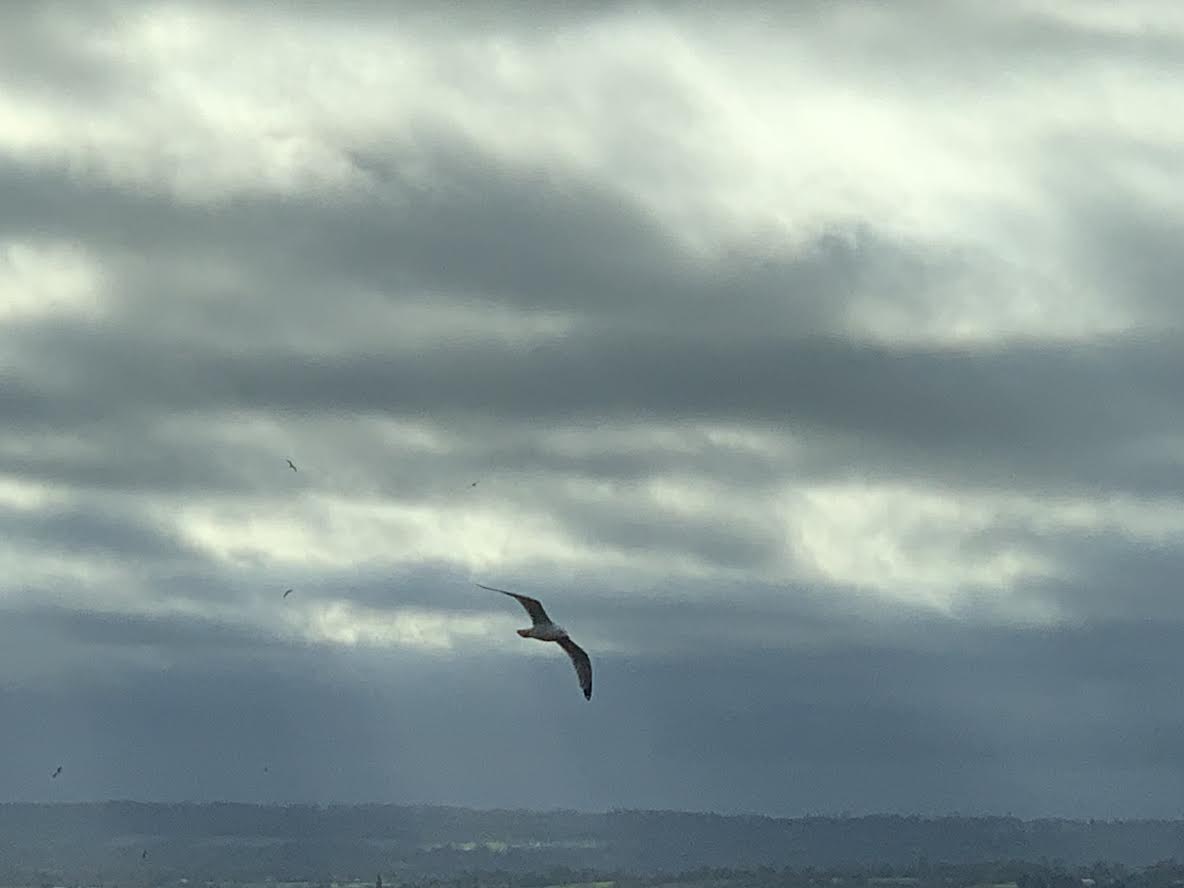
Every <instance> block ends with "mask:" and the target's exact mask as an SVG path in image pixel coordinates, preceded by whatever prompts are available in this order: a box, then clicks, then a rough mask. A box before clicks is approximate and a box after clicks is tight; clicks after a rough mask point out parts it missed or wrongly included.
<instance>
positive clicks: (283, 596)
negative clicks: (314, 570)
mask: <svg viewBox="0 0 1184 888" xmlns="http://www.w3.org/2000/svg"><path fill="white" fill-rule="evenodd" d="M291 594H292V590H291V589H289V590H288V591H287V592H285V593H284V594H283V595H281V596H280V598H287V597H288V596H289V595H291Z"/></svg>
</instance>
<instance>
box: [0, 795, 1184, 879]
mask: <svg viewBox="0 0 1184 888" xmlns="http://www.w3.org/2000/svg"><path fill="white" fill-rule="evenodd" d="M0 836H3V846H2V850H0V854H2V856H0V879H3V881H4V883H6V884H40V883H44V882H50V883H53V884H61V883H67V884H74V883H76V882H86V883H95V882H100V883H103V884H112V883H116V882H121V881H124V882H131V883H132V884H140V883H143V882H148V883H149V884H156V885H165V884H176V883H177V882H179V880H181V879H190V880H194V881H215V882H219V883H227V882H238V883H257V882H271V881H279V882H306V881H307V882H317V883H322V882H336V883H339V884H340V883H347V882H350V881H361V882H363V883H366V884H373V882H374V879H375V877H376V874H382V876H383V880H384V883H387V884H399V883H405V882H413V883H414V882H425V881H429V880H443V881H446V882H452V883H455V884H458V885H465V884H471V883H472V881H473V880H476V883H477V884H480V885H499V884H506V885H514V886H528V885H552V884H567V883H573V882H592V881H598V880H601V881H603V880H607V881H613V882H619V881H622V880H630V879H635V878H643V877H644V878H646V879H651V880H652V879H658V880H661V879H662V878H663V877H665V878H670V877H672V876H675V875H677V876H679V877H680V878H679V881H684V882H685V881H694V882H704V883H712V882H717V881H718V883H719V884H740V885H744V884H757V885H765V884H769V885H774V884H787V885H797V884H822V883H826V882H827V881H828V880H829V878H830V875H841V876H843V877H844V879H843V884H848V885H854V884H858V885H864V884H872V885H874V884H879V885H882V886H883V888H890V886H891V885H892V882H891V881H890V880H891V879H898V880H904V881H901V882H900V884H901V885H912V884H916V883H917V882H918V881H920V882H924V883H925V884H930V883H934V884H945V885H950V884H955V885H970V884H979V883H996V882H1014V881H1015V880H1016V878H1018V877H1020V876H1021V875H1024V874H1027V876H1029V877H1032V878H1035V877H1037V876H1039V875H1040V874H1041V873H1046V875H1047V873H1053V872H1055V871H1057V870H1058V869H1059V870H1060V871H1061V872H1062V873H1069V872H1074V873H1078V878H1080V877H1082V876H1083V875H1084V876H1088V875H1089V874H1092V875H1093V876H1094V877H1095V879H1097V878H1099V874H1102V875H1101V877H1102V881H1103V882H1107V881H1111V880H1113V879H1117V878H1119V877H1120V876H1121V880H1122V881H1123V883H1124V884H1144V882H1140V881H1138V879H1136V878H1135V876H1134V874H1133V873H1132V872H1131V870H1133V869H1137V868H1140V867H1146V866H1148V865H1151V864H1155V863H1160V862H1164V861H1168V860H1171V859H1175V860H1179V861H1182V862H1181V863H1180V865H1179V866H1177V867H1175V869H1172V870H1171V871H1172V872H1174V873H1175V874H1176V876H1175V877H1176V878H1184V821H1180V820H1176V821H1128V822H1121V821H1115V822H1103V821H1075V820H1036V821H1024V820H1018V819H1015V818H1010V817H941V818H920V817H901V816H877V817H806V818H794V819H776V818H769V817H720V816H714V815H708V814H687V813H675V812H662V811H615V812H608V813H604V814H581V813H575V812H564V811H550V812H527V811H474V810H469V809H465V808H442V807H422V806H419V807H400V806H395V805H357V806H329V807H317V806H303V805H297V806H283V807H275V806H270V807H269V806H259V805H242V804H237V805H234V804H213V805H148V804H138V803H132V802H112V803H106V804H87V805H15V804H8V805H3V806H0ZM145 852H147V856H146V857H145V856H144V854H145ZM1102 864H1107V865H1108V866H1103V865H1102ZM745 869H747V870H750V871H751V872H748V873H747V874H744V873H736V872H732V873H724V872H722V871H723V870H745ZM770 869H772V870H777V871H778V872H776V873H774V872H770V871H769V870H770ZM1169 869H1170V868H1169ZM787 870H788V872H786V871H787ZM1166 871H1167V870H1165V872H1166ZM692 873H695V875H694V876H692V875H690V874H692ZM824 873H825V874H826V878H823V874H824ZM869 877H877V878H878V879H879V882H876V881H874V880H873V881H872V882H867V879H868V878H869ZM1021 881H1022V879H1021ZM1031 884H1035V883H1031ZM1148 884H1149V883H1148Z"/></svg>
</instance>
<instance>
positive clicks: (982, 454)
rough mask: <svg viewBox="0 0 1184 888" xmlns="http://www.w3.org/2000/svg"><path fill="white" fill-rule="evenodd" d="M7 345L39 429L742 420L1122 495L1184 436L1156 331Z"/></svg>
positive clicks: (68, 332) (55, 335) (1166, 344)
mask: <svg viewBox="0 0 1184 888" xmlns="http://www.w3.org/2000/svg"><path fill="white" fill-rule="evenodd" d="M18 348H19V349H20V350H21V351H23V352H26V353H30V354H48V353H54V354H60V355H63V356H64V358H63V359H62V360H61V361H59V362H58V365H57V367H56V368H55V371H54V372H55V374H56V375H57V376H58V377H59V378H62V379H64V380H69V382H70V384H69V385H67V386H65V387H64V388H63V390H62V394H61V395H58V394H57V393H55V392H54V391H53V389H52V388H51V389H49V390H48V391H46V392H45V393H44V395H43V396H42V397H41V398H37V397H36V396H34V395H32V394H31V391H30V390H32V389H34V387H35V383H34V382H33V381H32V380H29V381H28V382H26V383H25V384H24V385H23V386H22V385H21V381H20V379H19V378H18V381H17V386H18V388H17V391H18V392H21V389H22V388H23V389H24V392H23V393H20V394H18V396H17V399H16V400H17V407H16V408H14V411H13V412H14V413H15V414H16V416H15V417H14V419H15V420H16V421H18V422H19V421H21V420H24V421H26V422H29V423H30V424H33V425H34V426H35V427H36V426H42V427H44V425H51V426H52V425H55V424H57V423H59V422H62V421H74V420H75V419H78V418H86V417H88V415H89V417H90V418H92V419H98V418H100V416H99V414H101V413H102V414H105V415H106V417H107V418H108V419H110V418H115V417H118V420H119V421H121V422H126V421H128V420H129V419H134V418H135V417H136V416H137V415H139V414H143V413H145V412H147V413H149V414H151V413H152V412H154V411H157V410H162V409H164V408H166V407H167V408H169V409H171V410H189V411H203V410H205V411H217V410H223V409H244V410H254V411H263V410H274V411H279V412H281V413H292V414H297V415H299V414H307V413H312V412H320V413H327V414H330V415H333V414H336V415H348V414H384V415H388V416H403V417H407V418H416V417H437V418H451V419H463V418H466V417H498V418H501V419H513V420H525V419H528V418H534V419H538V420H541V419H544V418H545V419H547V420H549V421H568V420H593V419H603V420H614V421H619V420H627V421H640V420H645V419H654V420H659V421H667V420H674V419H678V418H684V419H691V420H697V421H719V422H746V421H747V422H754V423H756V424H758V426H759V427H761V428H765V429H778V428H780V429H781V430H782V431H784V432H789V433H798V434H802V435H804V436H818V438H819V440H820V441H821V442H823V443H827V442H829V441H830V440H831V439H832V438H838V439H839V443H840V446H841V445H842V444H843V443H844V441H846V442H849V443H847V447H848V448H851V449H860V448H863V449H866V450H867V451H868V452H867V453H866V454H865V456H864V459H862V460H861V463H862V464H863V465H864V466H865V467H867V468H869V469H870V470H871V471H873V472H874V471H875V469H876V461H877V460H878V459H883V460H885V461H886V463H887V466H886V468H887V469H888V470H889V471H891V470H892V469H893V468H895V466H896V465H899V464H900V463H901V462H904V463H905V464H906V465H907V464H908V463H909V462H912V461H916V462H917V463H920V464H922V465H924V464H925V463H926V461H927V460H936V461H937V463H938V465H941V464H943V463H944V464H945V465H947V466H949V468H950V470H951V474H954V473H955V472H957V473H963V474H964V475H965V477H968V478H971V479H973V478H975V477H976V476H977V477H978V478H980V479H983V480H986V481H988V482H992V481H997V480H998V479H1000V478H1006V477H1009V476H1010V477H1025V478H1026V479H1028V480H1029V481H1032V482H1033V483H1036V484H1037V486H1040V487H1058V486H1069V487H1072V486H1075V485H1077V486H1080V485H1086V484H1088V485H1091V486H1092V485H1095V484H1102V485H1105V486H1119V487H1121V486H1123V484H1124V482H1125V479H1124V477H1123V475H1124V473H1127V472H1130V473H1134V474H1136V475H1137V474H1138V473H1139V472H1140V466H1141V463H1142V462H1143V460H1144V459H1146V458H1147V457H1144V458H1142V459H1141V458H1140V457H1139V456H1138V454H1137V453H1136V452H1133V451H1135V450H1136V449H1137V445H1138V442H1140V441H1143V440H1147V439H1148V438H1150V439H1155V438H1157V437H1164V436H1174V435H1178V434H1179V433H1180V432H1181V430H1182V427H1184V422H1182V420H1184V407H1182V406H1181V402H1180V400H1179V398H1178V397H1177V396H1176V384H1175V382H1174V380H1176V379H1178V378H1180V376H1181V374H1184V358H1182V357H1181V356H1182V355H1184V350H1182V349H1181V348H1180V347H1179V343H1177V342H1176V340H1175V338H1174V337H1171V336H1158V337H1155V338H1151V337H1136V336H1132V337H1128V338H1126V339H1114V340H1111V341H1109V342H1102V343H1096V344H1061V345H1054V344H1032V345H1011V346H996V347H989V348H980V349H972V348H959V349H951V348H943V349H938V348H924V349H922V348H905V347H901V346H896V347H892V346H876V345H870V344H859V343H852V342H846V341H842V340H839V339H835V338H825V339H824V338H814V339H805V340H801V339H796V338H794V337H789V336H783V337H769V336H761V335H759V334H754V335H753V336H752V337H751V338H750V339H749V340H748V341H743V342H740V341H733V342H718V341H712V340H711V339H710V338H708V337H707V336H706V335H704V336H702V337H701V338H696V339H693V340H691V341H688V337H687V336H686V334H685V333H676V332H671V333H669V334H667V335H664V336H660V337H659V336H650V335H647V334H629V333H625V332H621V333H618V334H616V335H612V336H607V337H606V336H599V335H596V334H586V335H581V334H579V333H578V332H577V333H573V334H571V335H568V336H566V337H565V338H564V339H563V341H562V342H559V343H555V344H547V345H538V346H534V347H531V348H528V349H521V348H506V347H499V346H493V345H478V344H465V345H462V346H459V347H452V348H450V347H448V346H442V347H439V348H434V349H432V350H431V351H429V352H427V353H426V354H425V353H422V352H413V351H403V352H398V351H392V352H387V353H384V354H377V353H375V354H368V355H367V354H358V355H352V356H342V357H339V358H321V359H317V358H315V356H309V355H307V354H304V353H301V352H298V351H290V350H279V349H267V348H265V347H261V348H259V349H257V350H255V351H254V352H252V353H243V352H238V351H233V352H231V351H226V350H224V349H220V348H218V347H217V346H216V345H214V344H213V343H210V344H208V345H206V346H204V347H202V348H195V347H185V346H181V345H178V344H170V343H166V342H160V341H152V340H146V339H142V338H140V337H136V336H131V337H129V336H127V335H126V334H125V333H124V332H123V331H118V330H112V331H110V332H106V333H102V332H100V333H97V334H96V332H95V331H93V330H83V329H81V328H77V327H75V328H73V329H71V328H68V327H58V328H57V329H54V328H53V327H50V326H49V325H45V326H43V327H42V328H41V329H40V330H38V331H34V332H33V333H31V334H30V335H28V336H27V337H25V338H24V339H23V340H22V342H21V343H20V345H18ZM146 367H151V368H154V370H155V372H153V373H144V372H143V370H144V368H146ZM100 404H102V405H103V407H102V408H100V407H99V405H100ZM22 414H23V415H22ZM57 417H61V419H58V418H57ZM1124 451H1125V453H1124ZM1120 454H1121V455H1122V456H1124V457H1125V459H1122V461H1121V462H1120V463H1119V464H1117V465H1115V463H1116V462H1117V460H1116V456H1118V455H1120ZM869 457H870V458H869ZM1150 459H1151V460H1152V461H1153V465H1156V466H1159V465H1161V464H1162V458H1156V457H1155V456H1154V455H1152V456H1151V457H1150ZM1169 466H1170V464H1169ZM1173 477H1178V468H1173V470H1172V471H1171V473H1170V474H1169V475H1167V476H1166V477H1162V478H1160V479H1159V482H1158V483H1160V484H1167V485H1171V479H1172V478H1173ZM1037 478H1039V479H1040V480H1039V481H1038V482H1037V480H1036V479H1037ZM1172 489H1174V488H1173V487H1171V486H1168V487H1167V488H1166V489H1163V488H1161V490H1164V492H1166V491H1167V490H1172Z"/></svg>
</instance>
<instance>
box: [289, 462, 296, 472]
mask: <svg viewBox="0 0 1184 888" xmlns="http://www.w3.org/2000/svg"><path fill="white" fill-rule="evenodd" d="M288 468H289V469H291V470H292V471H293V472H295V471H296V464H295V463H294V462H292V460H288Z"/></svg>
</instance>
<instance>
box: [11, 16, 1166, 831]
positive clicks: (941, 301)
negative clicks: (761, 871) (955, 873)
mask: <svg viewBox="0 0 1184 888" xmlns="http://www.w3.org/2000/svg"><path fill="white" fill-rule="evenodd" d="M0 16H3V17H4V19H6V20H5V21H3V22H0V35H2V36H0V84H3V87H4V88H3V89H0V559H2V563H3V564H4V565H5V570H4V572H3V573H4V576H3V580H2V581H0V608H3V610H4V619H3V620H2V621H0V622H2V624H3V626H2V628H0V634H2V641H3V644H0V663H2V665H3V674H4V675H5V676H6V678H5V680H4V683H3V685H2V686H0V713H3V715H4V719H5V723H6V724H20V725H21V727H20V729H19V730H17V731H15V732H14V733H13V734H12V735H11V736H10V737H9V738H8V739H6V740H4V741H3V744H4V749H3V751H4V753H5V754H4V755H0V795H3V796H5V797H16V798H52V797H58V796H56V795H54V794H62V795H61V796H60V797H64V798H95V797H110V796H116V797H140V798H215V797H233V798H244V799H249V800H272V799H291V800H310V801H322V800H353V799H373V800H389V801H438V802H450V803H462V804H466V803H468V804H488V805H506V804H513V805H525V806H537V807H546V806H550V805H567V806H572V807H579V808H607V807H637V806H656V807H684V808H695V809H702V808H713V809H719V810H759V811H767V812H772V813H802V812H806V811H818V812H836V811H840V810H852V811H862V810H899V811H927V812H939V811H950V810H961V811H979V810H987V811H994V812H1000V813H1002V812H1006V811H1011V812H1013V813H1016V814H1020V815H1033V814H1049V813H1052V814H1071V815H1084V816H1110V815H1116V814H1124V815H1130V814H1140V815H1175V814H1178V813H1179V811H1178V810H1177V807H1178V801H1177V800H1178V798H1179V797H1180V790H1181V788H1184V761H1181V759H1180V757H1179V756H1178V755H1176V754H1175V753H1174V752H1173V749H1175V747H1174V746H1173V745H1172V744H1171V742H1170V737H1171V736H1172V730H1173V728H1172V726H1173V725H1174V724H1178V723H1179V720H1180V717H1181V716H1184V706H1182V705H1181V703H1180V702H1179V700H1178V699H1177V697H1178V695H1176V694H1174V693H1173V686H1172V684H1171V681H1170V678H1169V677H1170V676H1172V675H1175V674H1178V673H1179V670H1180V668H1181V667H1182V666H1184V655H1181V654H1179V653H1178V649H1179V646H1178V644H1177V643H1176V639H1177V638H1178V633H1179V631H1180V630H1181V628H1184V627H1181V623H1182V622H1184V606H1182V601H1184V600H1182V599H1181V597H1180V596H1179V594H1178V589H1177V587H1178V584H1179V577H1180V576H1181V570H1180V569H1181V567H1184V547H1182V546H1181V544H1180V542H1179V540H1180V538H1181V532H1182V531H1184V511H1182V510H1181V497H1182V494H1184V456H1182V454H1184V450H1182V447H1181V445H1182V444H1184V400H1182V399H1181V398H1180V394H1179V392H1180V382H1179V381H1180V380H1181V379H1184V357H1182V356H1184V348H1182V347H1181V346H1182V345H1184V341H1182V335H1181V331H1182V323H1184V308H1182V307H1181V305H1180V302H1179V299H1178V298H1176V295H1175V294H1176V290H1177V289H1178V281H1179V280H1180V279H1181V277H1182V274H1181V272H1184V268H1182V267H1181V259H1180V252H1179V250H1178V249H1177V244H1178V243H1179V240H1180V235H1181V234H1182V233H1184V231H1182V222H1184V214H1182V212H1181V210H1180V207H1181V206H1184V203H1182V202H1181V198H1182V197H1184V194H1182V190H1181V185H1180V183H1181V182H1184V176H1182V175H1181V174H1182V173H1184V169H1181V167H1182V166H1184V164H1182V163H1181V161H1180V160H1179V157H1180V156H1181V154H1180V152H1179V144H1180V142H1181V140H1182V137H1184V124H1182V123H1180V122H1179V121H1178V120H1177V118H1176V117H1174V116H1173V115H1171V114H1168V113H1165V108H1168V107H1171V103H1172V97H1173V91H1172V83H1173V79H1172V73H1173V72H1174V71H1175V70H1176V69H1177V68H1178V66H1179V63H1180V62H1181V60H1182V59H1184V16H1182V15H1181V13H1180V12H1179V11H1178V10H1177V9H1176V8H1175V7H1174V5H1172V4H1169V3H1145V4H1128V5H1124V6H1123V7H1122V8H1121V9H1117V8H1114V7H1112V6H1110V5H1103V4H1094V3H1086V2H1082V3H1080V4H1076V5H1068V4H1060V3H1058V4H1052V3H1038V2H1030V3H1017V4H1011V5H1008V6H1007V7H1006V8H1004V7H1000V8H999V9H997V10H995V9H987V8H986V7H984V6H982V5H981V4H970V3H965V4H963V3H941V4H937V3H934V4H918V5H916V6H913V7H910V8H908V9H904V8H899V7H887V6H878V5H875V4H867V3H859V2H850V3H826V4H822V3H818V4H798V5H795V6H794V7H793V8H792V10H786V11H783V12H777V11H771V10H769V9H766V8H763V7H760V6H758V5H752V6H746V7H743V8H741V7H737V8H735V9H733V8H731V7H729V8H728V11H727V12H726V13H725V12H723V11H722V10H720V11H715V12H707V11H704V10H702V9H696V8H694V7H692V6H690V5H681V4H667V5H662V6H651V7H648V8H640V7H636V8H634V7H631V6H630V5H626V4H615V5H614V4H605V5H601V6H598V7H596V8H595V9H594V10H593V9H589V8H586V7H583V6H576V5H567V6H564V5H555V4H539V5H521V4H514V5H504V6H498V5H492V6H485V7H482V9H481V10H471V11H468V12H460V11H453V12H450V13H448V14H447V15H445V14H442V13H441V12H440V11H439V10H437V9H435V7H429V6H415V5H407V6H403V7H398V8H389V7H387V6H386V5H384V4H351V5H349V6H346V7H341V8H335V11H332V12H330V11H320V12H316V13H313V12H311V11H307V12H306V11H302V12H301V14H300V15H296V14H295V12H292V11H284V10H274V9H270V10H269V9H264V8H262V7H260V8H258V9H255V8H251V9H246V8H244V7H241V6H239V5H236V4H184V3H175V4H165V5H161V4H152V5H147V4H143V5H141V4H135V3H107V4H95V5H94V6H89V7H86V8H85V9H82V8H78V9H75V8H67V7H61V6H44V7H42V8H39V9H38V10H37V11H36V12H35V13H33V14H28V15H26V14H25V13H22V14H21V15H20V16H16V15H15V14H8V13H0ZM288 458H291V459H292V460H293V461H294V462H295V464H296V465H297V467H298V469H299V471H297V472H295V473H293V472H292V471H291V470H290V469H288V467H287V465H286V463H285V460H286V459H288ZM473 482H477V484H476V486H473ZM474 581H476V582H486V583H492V584H494V585H499V586H502V587H510V588H514V589H517V590H521V591H523V592H527V593H530V594H538V595H539V596H540V597H543V598H544V599H545V600H546V602H547V603H548V606H549V607H550V608H551V610H552V612H553V614H554V615H555V616H556V618H557V619H559V620H560V621H561V622H563V623H564V624H565V625H567V626H568V627H569V628H570V629H572V631H573V633H574V634H575V635H576V637H577V638H578V639H579V640H580V641H581V642H583V643H585V644H586V645H587V647H588V648H589V649H590V650H591V651H592V653H593V657H594V662H595V664H596V669H597V682H596V687H597V690H596V695H595V696H594V698H593V701H592V704H591V705H588V704H584V702H583V700H581V699H579V697H578V692H577V690H576V688H575V681H574V677H573V676H572V675H571V672H570V668H569V667H568V665H567V664H566V662H565V661H564V659H563V658H562V656H560V655H559V652H557V651H553V650H548V649H546V648H544V647H543V646H540V645H534V644H532V643H524V642H521V641H520V640H519V639H517V638H516V637H515V636H514V635H513V632H512V630H513V628H514V627H515V626H516V625H521V622H516V621H521V620H522V619H523V615H521V614H520V613H517V612H515V609H514V608H513V607H507V605H508V604H512V603H510V602H504V601H499V600H490V597H488V596H486V595H485V594H484V593H481V592H480V590H476V589H475V588H474V587H473V586H472V583H473V582H474ZM290 587H291V588H294V590H295V591H294V593H293V594H292V595H291V596H290V597H289V598H288V599H286V600H281V598H280V595H281V593H282V592H283V590H284V589H287V588H290ZM492 598H494V599H496V598H497V596H492ZM552 707H554V708H552ZM232 749H241V750H243V751H242V754H241V756H239V757H237V758H236V757H235V755H237V753H236V754H235V755H232ZM524 750H529V754H527V753H526V752H525V751H524ZM59 760H61V761H63V762H66V763H67V765H68V776H69V778H70V779H69V781H61V782H60V783H58V782H57V781H55V782H54V784H53V785H52V786H49V785H46V781H45V780H44V777H43V774H45V773H48V771H49V770H51V767H50V766H51V765H56V764H57V763H58V762H59ZM264 760H266V761H268V762H270V763H271V765H270V766H269V769H268V772H267V775H266V778H263V777H261V776H260V773H261V771H260V769H261V768H262V767H263V765H262V764H261V762H263V761H264ZM495 760H496V761H497V762H499V764H498V765H497V766H496V767H495V766H494V764H493V762H494V761H495ZM538 764H541V765H543V766H545V767H546V768H547V769H548V771H549V773H553V774H554V775H556V776H555V777H554V778H553V782H551V783H548V784H547V785H546V786H543V787H540V786H539V785H538V783H537V781H533V782H532V774H533V773H534V771H533V768H534V767H535V766H536V765H538Z"/></svg>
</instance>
